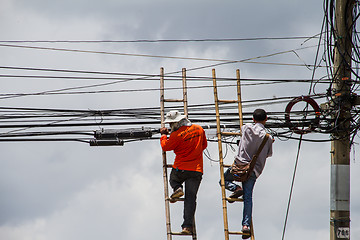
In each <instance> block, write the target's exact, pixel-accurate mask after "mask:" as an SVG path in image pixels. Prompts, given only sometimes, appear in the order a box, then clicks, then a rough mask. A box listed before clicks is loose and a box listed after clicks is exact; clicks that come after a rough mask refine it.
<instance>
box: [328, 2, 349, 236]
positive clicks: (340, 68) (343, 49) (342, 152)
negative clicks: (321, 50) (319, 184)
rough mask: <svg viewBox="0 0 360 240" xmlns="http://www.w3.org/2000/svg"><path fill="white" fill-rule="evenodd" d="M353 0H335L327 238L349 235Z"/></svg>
mask: <svg viewBox="0 0 360 240" xmlns="http://www.w3.org/2000/svg"><path fill="white" fill-rule="evenodd" d="M354 2H355V1H354V0H336V6H335V38H336V39H335V42H336V45H335V51H334V74H333V78H334V85H333V89H332V96H333V103H332V104H333V106H334V107H336V108H337V110H336V111H335V114H334V116H333V118H334V120H335V123H334V125H335V126H337V128H336V131H335V133H334V134H333V136H334V138H335V139H336V140H333V141H332V142H331V181H330V191H331V193H330V239H331V240H337V239H339V240H342V239H350V134H349V133H350V120H351V114H350V110H351V108H352V103H351V92H350V88H351V85H352V82H351V53H352V44H351V43H352V23H353V7H354Z"/></svg>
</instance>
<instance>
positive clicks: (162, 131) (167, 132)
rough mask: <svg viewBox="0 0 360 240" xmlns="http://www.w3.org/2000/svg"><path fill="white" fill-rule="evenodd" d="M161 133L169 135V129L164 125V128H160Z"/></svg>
mask: <svg viewBox="0 0 360 240" xmlns="http://www.w3.org/2000/svg"><path fill="white" fill-rule="evenodd" d="M160 133H161V135H163V134H165V135H168V134H169V130H168V129H167V128H166V127H163V128H160Z"/></svg>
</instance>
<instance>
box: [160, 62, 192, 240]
mask: <svg viewBox="0 0 360 240" xmlns="http://www.w3.org/2000/svg"><path fill="white" fill-rule="evenodd" d="M182 87H183V98H182V99H166V98H165V95H164V93H165V88H164V68H160V114H161V127H165V123H164V121H165V102H182V103H183V104H184V115H185V116H186V117H188V100H187V87H186V69H185V68H183V69H182ZM162 159H163V180H164V195H165V215H166V232H167V240H172V236H173V235H179V236H192V239H193V240H196V228H195V220H194V228H193V233H192V235H185V234H182V233H181V232H173V231H171V218H170V204H169V203H170V197H169V185H168V183H169V181H168V170H169V169H171V168H172V164H168V163H167V159H166V152H165V151H162ZM179 201H184V198H180V199H179Z"/></svg>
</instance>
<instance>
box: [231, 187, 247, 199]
mask: <svg viewBox="0 0 360 240" xmlns="http://www.w3.org/2000/svg"><path fill="white" fill-rule="evenodd" d="M243 193H244V191H243V189H242V188H241V187H240V186H238V187H237V188H236V190H235V191H234V192H233V193H232V194H230V196H229V198H239V197H240V196H242V195H243ZM228 201H229V203H233V202H235V201H231V200H228Z"/></svg>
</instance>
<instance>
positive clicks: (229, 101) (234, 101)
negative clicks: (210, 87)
mask: <svg viewBox="0 0 360 240" xmlns="http://www.w3.org/2000/svg"><path fill="white" fill-rule="evenodd" d="M218 102H219V103H237V102H238V100H218Z"/></svg>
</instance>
